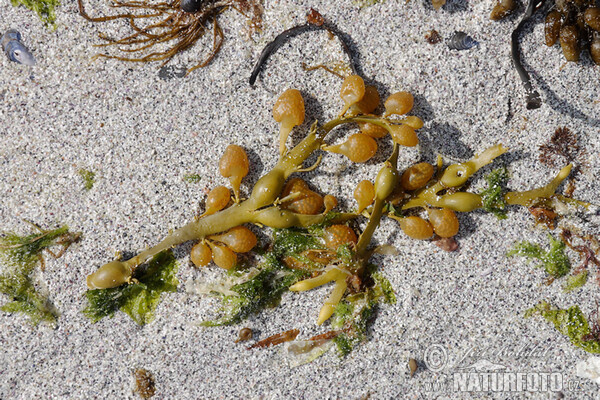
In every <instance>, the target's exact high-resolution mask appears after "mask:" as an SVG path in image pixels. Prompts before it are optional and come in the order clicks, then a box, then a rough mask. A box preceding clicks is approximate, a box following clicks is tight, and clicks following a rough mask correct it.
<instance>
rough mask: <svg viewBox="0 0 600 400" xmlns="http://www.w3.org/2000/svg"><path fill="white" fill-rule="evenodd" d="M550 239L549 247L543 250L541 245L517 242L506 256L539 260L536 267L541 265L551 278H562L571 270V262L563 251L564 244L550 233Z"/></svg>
mask: <svg viewBox="0 0 600 400" xmlns="http://www.w3.org/2000/svg"><path fill="white" fill-rule="evenodd" d="M548 239H549V241H550V249H549V250H548V251H544V250H543V249H542V248H541V246H539V245H537V244H534V243H531V242H527V241H523V242H520V243H517V245H516V246H515V248H514V249H513V250H511V251H509V252H508V254H507V255H508V256H515V255H518V256H524V257H527V258H529V259H535V260H539V261H540V262H541V264H539V265H538V267H543V268H544V270H545V271H546V273H547V274H548V275H550V276H551V277H552V278H553V279H556V278H562V277H563V276H565V275H567V274H568V273H569V271H570V270H571V262H570V261H569V258H568V257H567V254H566V253H565V247H566V246H565V244H564V243H563V242H562V241H561V240H558V239H554V237H552V235H548Z"/></svg>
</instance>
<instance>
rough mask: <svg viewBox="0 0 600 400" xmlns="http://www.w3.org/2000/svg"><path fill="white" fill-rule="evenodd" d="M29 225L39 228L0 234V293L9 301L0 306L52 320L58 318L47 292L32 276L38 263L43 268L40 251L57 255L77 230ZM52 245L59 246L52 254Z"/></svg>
mask: <svg viewBox="0 0 600 400" xmlns="http://www.w3.org/2000/svg"><path fill="white" fill-rule="evenodd" d="M31 225H33V226H34V227H35V229H37V230H38V232H36V233H32V234H30V235H26V236H21V235H18V234H16V233H6V234H4V235H3V236H1V237H0V261H1V263H2V265H3V267H4V268H3V271H2V274H0V293H3V294H5V295H7V296H8V297H9V299H10V302H9V303H6V304H4V305H3V306H2V307H0V309H1V310H2V311H6V312H10V313H14V312H21V313H24V314H26V315H28V316H29V317H30V319H31V322H32V323H33V324H35V325H37V324H38V323H39V322H41V321H47V322H55V321H56V319H57V318H58V311H57V310H56V309H55V308H54V306H53V305H52V304H51V302H50V300H49V298H48V297H47V295H45V294H43V293H42V292H41V291H40V290H38V288H37V286H38V284H37V283H36V282H35V279H34V277H33V273H34V269H35V267H36V266H37V265H38V264H39V265H40V267H41V269H42V270H43V269H44V267H45V262H44V258H43V255H42V252H43V251H44V250H45V251H46V252H47V253H49V254H51V255H52V256H54V257H55V258H59V257H61V256H62V254H63V253H64V252H65V251H66V249H67V248H68V247H69V246H70V245H71V244H72V243H73V242H75V241H77V240H78V239H79V237H80V234H72V233H70V232H69V228H68V227H67V226H66V225H65V226H62V227H60V228H57V229H54V230H49V231H47V230H43V229H41V228H40V227H39V226H37V225H35V224H31ZM53 246H62V248H61V250H60V252H58V253H56V254H55V253H54V252H52V251H51V250H50V248H51V247H53Z"/></svg>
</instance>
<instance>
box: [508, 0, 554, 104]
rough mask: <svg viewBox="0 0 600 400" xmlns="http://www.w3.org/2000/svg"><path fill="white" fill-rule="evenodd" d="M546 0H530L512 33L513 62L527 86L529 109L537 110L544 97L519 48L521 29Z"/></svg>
mask: <svg viewBox="0 0 600 400" xmlns="http://www.w3.org/2000/svg"><path fill="white" fill-rule="evenodd" d="M545 1H546V0H529V4H528V5H527V10H526V11H525V16H524V17H523V19H522V20H521V22H519V25H517V28H516V29H515V30H514V31H513V33H512V35H511V55H512V60H513V64H514V65H515V69H516V70H517V72H518V73H519V77H520V78H521V81H522V82H523V85H524V86H525V92H526V93H527V109H528V110H535V109H536V108H540V107H541V105H542V99H541V98H540V94H539V93H538V91H537V90H534V89H533V86H532V85H531V78H530V77H529V74H528V73H527V71H526V70H525V68H524V67H523V64H522V63H521V51H520V48H519V34H520V33H521V30H522V29H523V27H524V26H525V24H526V23H527V22H529V20H530V19H531V17H532V16H533V14H534V13H535V12H536V11H537V10H538V9H539V8H541V7H542V5H543V4H544V2H545Z"/></svg>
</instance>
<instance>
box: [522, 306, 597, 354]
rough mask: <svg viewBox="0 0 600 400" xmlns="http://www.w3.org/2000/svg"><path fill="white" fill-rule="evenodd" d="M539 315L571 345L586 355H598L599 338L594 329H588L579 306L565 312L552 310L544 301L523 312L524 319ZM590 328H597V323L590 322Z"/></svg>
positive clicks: (587, 323) (588, 324)
mask: <svg viewBox="0 0 600 400" xmlns="http://www.w3.org/2000/svg"><path fill="white" fill-rule="evenodd" d="M536 314H539V315H541V316H542V317H543V318H544V319H545V320H546V321H548V322H550V323H552V324H553V325H554V327H555V328H556V329H557V330H558V331H559V332H560V333H562V334H563V335H565V336H567V337H568V338H569V340H570V341H571V343H572V344H573V345H575V346H577V347H579V348H582V349H583V350H585V351H587V352H588V353H600V337H598V332H595V330H596V329H592V328H591V327H590V323H589V322H588V319H587V318H586V317H585V315H584V314H583V312H582V311H581V309H580V308H579V306H577V305H575V306H572V307H569V308H568V309H566V310H563V309H559V308H554V307H552V306H550V304H548V303H547V302H545V301H542V302H540V303H539V304H538V305H536V306H535V307H533V308H531V309H529V310H527V311H526V312H525V318H529V317H531V316H533V315H536ZM592 327H597V322H595V321H592Z"/></svg>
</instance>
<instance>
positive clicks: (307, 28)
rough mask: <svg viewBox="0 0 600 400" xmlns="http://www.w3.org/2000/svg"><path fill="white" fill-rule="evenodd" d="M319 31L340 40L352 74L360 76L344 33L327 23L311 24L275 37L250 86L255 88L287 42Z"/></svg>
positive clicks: (265, 52)
mask: <svg viewBox="0 0 600 400" xmlns="http://www.w3.org/2000/svg"><path fill="white" fill-rule="evenodd" d="M319 30H325V31H327V32H329V33H331V34H332V35H334V36H336V37H337V38H338V39H339V40H340V42H341V44H342V49H343V50H344V53H346V55H347V56H348V59H349V60H350V68H352V72H353V73H354V74H355V75H358V72H357V69H356V63H355V61H354V57H353V56H352V53H351V52H350V48H349V47H348V44H347V43H346V40H345V36H346V35H345V34H344V33H342V32H341V31H339V30H338V29H337V28H336V27H335V26H333V25H332V24H330V23H327V22H325V23H324V24H323V25H315V24H311V23H305V24H302V25H298V26H294V27H293V28H290V29H287V30H285V31H283V32H281V33H280V34H279V35H277V36H276V37H275V39H273V41H272V42H270V43H269V44H267V45H266V46H265V48H264V49H263V51H262V52H261V53H260V56H259V57H258V61H257V62H256V65H255V66H254V69H253V70H252V74H250V86H254V82H256V78H257V77H258V74H259V73H260V71H261V69H262V67H263V65H264V64H265V63H266V62H267V59H268V58H269V57H270V56H271V54H273V53H274V52H275V51H276V50H277V49H278V48H280V47H281V46H282V45H283V44H284V43H285V42H287V41H288V40H289V39H291V38H293V37H295V36H298V35H300V34H301V33H304V32H312V31H319Z"/></svg>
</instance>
